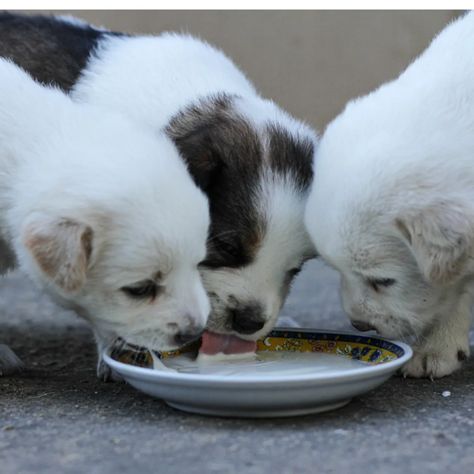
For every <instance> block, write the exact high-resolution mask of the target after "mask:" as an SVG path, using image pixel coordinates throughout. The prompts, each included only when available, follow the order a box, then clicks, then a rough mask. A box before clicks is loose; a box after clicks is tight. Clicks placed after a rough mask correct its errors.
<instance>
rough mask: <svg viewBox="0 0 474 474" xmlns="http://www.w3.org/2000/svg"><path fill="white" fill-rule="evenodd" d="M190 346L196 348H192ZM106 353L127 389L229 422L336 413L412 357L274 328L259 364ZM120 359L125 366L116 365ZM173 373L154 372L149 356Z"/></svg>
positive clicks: (369, 341)
mask: <svg viewBox="0 0 474 474" xmlns="http://www.w3.org/2000/svg"><path fill="white" fill-rule="evenodd" d="M194 349H195V348H194ZM192 350H193V348H192V347H189V348H187V349H185V350H184V351H183V350H181V351H175V352H168V353H162V354H158V353H154V354H153V355H152V354H151V353H149V352H146V353H145V354H143V353H142V355H141V357H140V358H139V359H138V360H136V361H135V362H134V363H136V364H138V365H140V366H141V367H140V366H136V365H131V364H130V359H129V358H128V359H127V356H126V355H125V356H124V357H122V356H120V355H117V354H114V355H113V357H111V353H110V349H109V350H108V351H106V352H105V353H104V360H105V362H106V363H107V364H108V365H109V366H110V367H111V368H112V369H113V370H115V371H117V372H118V373H119V374H120V375H121V376H122V377H123V378H124V379H125V380H126V381H127V382H128V383H129V384H130V385H132V386H133V387H135V388H137V389H138V390H141V391H143V392H145V393H147V394H149V395H152V396H154V397H158V398H162V399H163V400H164V401H165V402H166V403H168V404H169V405H171V406H172V407H175V408H178V409H180V410H184V411H189V412H193V413H201V414H205V415H218V416H232V417H277V416H295V415H305V414H309V413H318V412H322V411H327V410H332V409H335V408H339V407H341V406H343V405H345V404H346V403H348V402H349V401H350V400H351V398H352V397H354V396H356V395H361V394H363V393H365V392H367V391H369V390H372V389H373V388H375V387H377V386H378V385H380V384H381V383H383V382H385V381H386V380H387V379H388V378H389V377H390V376H391V375H392V374H394V373H395V372H396V371H397V370H398V369H399V368H400V367H402V366H403V365H404V364H405V363H406V362H408V360H409V359H410V358H411V356H412V350H411V349H410V347H409V346H408V345H406V344H404V343H402V342H392V341H388V340H386V339H382V338H379V337H375V336H362V335H358V334H351V333H337V332H330V331H324V332H317V331H315V330H310V329H283V328H280V329H275V330H274V331H272V332H271V333H270V334H269V336H268V337H266V338H265V339H263V340H261V341H258V347H257V360H245V361H242V360H241V361H231V362H222V363H220V362H215V363H211V364H204V365H203V364H198V363H197V362H195V361H194V360H193V358H192V357H191V356H190V354H189V353H188V352H190V351H192ZM117 358H118V359H122V360H123V361H126V362H127V363H125V362H123V361H122V362H121V361H120V360H116V359H117ZM157 358H160V359H161V361H162V362H163V363H164V365H166V366H169V367H174V368H176V369H177V370H171V371H168V370H154V369H152V368H147V367H148V366H150V367H153V359H155V360H156V359H157Z"/></svg>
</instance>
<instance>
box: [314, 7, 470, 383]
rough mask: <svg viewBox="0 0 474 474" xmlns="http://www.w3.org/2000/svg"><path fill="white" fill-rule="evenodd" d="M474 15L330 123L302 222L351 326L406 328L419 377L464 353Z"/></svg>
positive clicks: (409, 370)
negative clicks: (335, 277) (335, 276)
mask: <svg viewBox="0 0 474 474" xmlns="http://www.w3.org/2000/svg"><path fill="white" fill-rule="evenodd" d="M473 52H474V14H473V13H469V14H468V15H466V16H464V17H463V18H461V19H459V20H457V21H456V22H454V23H452V24H450V25H449V26H448V27H447V28H446V29H445V30H444V31H443V32H442V33H441V34H440V35H439V36H438V37H436V38H435V39H434V40H433V42H432V43H431V45H430V46H429V48H428V49H427V50H426V51H425V52H424V53H423V54H422V55H421V56H420V57H419V58H418V59H417V60H416V61H415V62H414V63H413V64H411V66H409V67H408V69H407V70H406V71H405V72H404V73H402V74H401V75H400V77H399V78H398V79H396V80H394V81H392V82H390V83H388V84H385V85H383V86H381V87H380V88H379V89H377V90H376V91H374V92H372V93H371V94H369V95H367V96H365V97H362V98H360V99H357V100H354V101H352V102H351V103H349V104H348V105H347V107H346V109H345V110H344V111H343V112H342V114H341V115H340V116H339V117H337V118H336V119H335V120H334V121H333V122H332V123H331V124H330V125H329V126H328V128H327V130H326V132H325V134H324V136H323V138H322V139H321V145H320V148H319V152H318V157H317V160H316V163H315V180H314V183H313V189H312V192H311V195H310V198H309V201H308V206H307V210H306V223H307V226H308V229H309V231H310V233H311V236H312V237H313V239H314V242H315V244H316V247H317V249H318V251H319V252H320V254H321V256H322V257H323V258H324V259H325V260H326V261H327V262H329V263H330V264H331V265H332V266H333V267H334V268H336V269H337V270H339V271H340V272H341V274H342V299H343V305H344V308H345V310H346V311H347V312H348V314H349V315H350V317H351V319H352V321H353V324H354V326H355V327H356V328H358V329H362V330H365V329H376V330H377V331H378V332H380V333H381V334H382V335H384V336H387V337H393V338H399V337H412V338H413V339H414V342H415V355H414V357H413V359H412V360H411V361H410V362H409V363H408V364H407V365H406V366H405V367H404V369H403V371H404V372H405V374H407V375H410V376H414V377H425V376H426V377H432V378H436V377H443V376H445V375H449V374H451V373H452V372H453V371H455V370H457V369H459V368H460V367H461V365H462V362H463V361H464V360H465V359H466V358H467V357H468V356H469V326H470V318H471V314H470V310H471V305H472V297H473V292H474V284H473V281H474V55H473Z"/></svg>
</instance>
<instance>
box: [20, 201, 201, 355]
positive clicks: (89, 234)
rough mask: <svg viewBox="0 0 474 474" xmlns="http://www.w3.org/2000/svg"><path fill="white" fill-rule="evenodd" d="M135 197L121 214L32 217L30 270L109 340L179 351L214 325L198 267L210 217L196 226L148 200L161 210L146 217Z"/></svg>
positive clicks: (27, 240) (27, 233)
mask: <svg viewBox="0 0 474 474" xmlns="http://www.w3.org/2000/svg"><path fill="white" fill-rule="evenodd" d="M195 197H197V196H195ZM133 198H134V197H133V195H131V194H128V196H127V199H126V200H125V199H124V200H122V201H120V200H117V201H116V204H117V205H121V208H120V209H118V208H117V209H115V210H111V209H110V208H105V209H100V208H99V207H98V206H97V203H96V204H95V205H94V207H93V209H92V208H86V209H85V212H86V213H84V210H83V209H81V211H80V212H77V211H76V212H71V215H73V216H74V217H63V216H61V217H57V216H50V215H42V214H38V213H35V214H33V215H31V216H30V217H29V218H28V219H27V221H26V223H25V225H24V228H23V233H22V240H23V245H24V249H25V251H26V252H24V253H23V256H22V263H23V268H24V269H26V270H27V271H28V273H29V274H30V275H33V277H34V278H35V279H36V280H37V281H38V282H39V283H40V284H41V285H42V286H43V287H45V288H46V289H47V291H48V292H49V293H50V294H52V295H53V297H55V299H56V300H57V301H59V302H60V303H62V304H63V305H65V306H67V307H71V308H72V309H75V310H76V311H77V312H78V313H79V314H81V315H82V316H84V317H85V318H86V319H88V320H89V321H90V322H91V323H92V325H93V326H94V328H95V329H96V330H97V331H98V333H99V334H101V335H103V336H104V337H107V338H110V340H112V339H115V338H116V337H121V338H123V339H125V340H127V341H129V342H131V343H134V344H137V345H142V346H146V347H150V348H154V349H160V350H165V349H172V348H174V347H177V346H178V345H179V344H180V343H181V338H183V337H184V338H186V337H192V336H197V335H199V334H200V332H201V331H202V330H203V329H204V326H205V324H206V321H207V316H208V313H209V302H208V297H207V295H206V292H205V290H204V288H203V286H202V282H201V278H200V275H199V272H198V268H197V265H198V263H199V261H201V260H202V258H203V257H204V255H205V241H206V234H207V232H206V225H205V218H204V224H203V225H201V224H199V226H194V225H192V224H191V225H189V224H188V223H187V222H186V221H185V219H177V218H171V216H166V215H165V216H164V215H163V214H162V213H161V214H160V212H158V210H157V209H156V208H155V206H153V205H152V204H151V203H144V202H143V203H142V204H143V205H145V206H146V205H147V204H148V205H149V206H150V207H151V208H152V209H153V208H155V211H156V212H152V209H150V211H151V212H148V211H147V212H145V213H143V214H142V215H140V213H139V211H137V209H133V208H130V206H127V201H128V200H129V199H131V200H133ZM115 199H117V196H115ZM163 204H164V203H161V204H160V205H163ZM194 210H196V209H194ZM176 211H177V210H176ZM132 213H134V214H132ZM201 217H202V216H201ZM154 219H157V221H158V222H159V223H160V224H159V225H157V224H155V223H153V220H154ZM161 226H163V228H161ZM182 233H183V234H182Z"/></svg>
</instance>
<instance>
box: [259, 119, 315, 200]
mask: <svg viewBox="0 0 474 474" xmlns="http://www.w3.org/2000/svg"><path fill="white" fill-rule="evenodd" d="M267 131H268V134H269V137H270V152H269V157H270V167H271V168H272V170H273V171H274V172H275V173H276V174H278V175H281V176H291V178H292V180H293V182H294V183H295V185H296V186H297V188H298V190H299V191H300V192H304V191H306V190H307V189H308V188H309V186H310V185H311V182H312V180H313V155H314V144H313V141H312V140H310V139H309V138H306V137H294V136H293V135H291V134H290V133H289V132H288V130H286V129H284V128H283V127H281V126H280V125H278V124H272V125H269V126H268V129H267Z"/></svg>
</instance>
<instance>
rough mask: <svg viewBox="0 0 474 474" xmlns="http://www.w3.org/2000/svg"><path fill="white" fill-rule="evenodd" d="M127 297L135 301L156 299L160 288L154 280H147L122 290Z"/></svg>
mask: <svg viewBox="0 0 474 474" xmlns="http://www.w3.org/2000/svg"><path fill="white" fill-rule="evenodd" d="M120 289H121V291H123V292H124V293H125V294H126V295H127V296H129V297H131V298H134V299H145V298H151V299H154V298H156V295H157V294H158V291H159V289H160V287H159V286H158V285H157V284H156V283H155V282H154V281H152V280H146V281H143V282H140V283H138V284H136V285H133V286H123V287H122V288H120Z"/></svg>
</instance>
